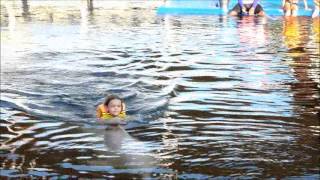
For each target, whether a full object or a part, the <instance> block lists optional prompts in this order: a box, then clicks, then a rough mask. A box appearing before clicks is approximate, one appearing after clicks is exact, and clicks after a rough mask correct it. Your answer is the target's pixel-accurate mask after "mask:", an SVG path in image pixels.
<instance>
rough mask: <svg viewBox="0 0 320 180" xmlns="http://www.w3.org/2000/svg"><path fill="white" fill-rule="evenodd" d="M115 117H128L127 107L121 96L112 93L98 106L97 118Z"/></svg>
mask: <svg viewBox="0 0 320 180" xmlns="http://www.w3.org/2000/svg"><path fill="white" fill-rule="evenodd" d="M115 117H118V118H121V119H124V118H125V117H126V107H125V104H124V102H123V100H122V99H121V98H120V97H118V96H116V95H110V96H108V97H107V98H106V100H105V102H104V103H103V104H100V105H99V106H98V107H97V118H99V119H100V120H108V119H111V118H115Z"/></svg>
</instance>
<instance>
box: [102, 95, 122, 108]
mask: <svg viewBox="0 0 320 180" xmlns="http://www.w3.org/2000/svg"><path fill="white" fill-rule="evenodd" d="M114 99H119V100H120V101H121V105H122V104H123V103H124V102H123V99H121V98H120V97H119V96H117V95H109V96H107V97H106V100H105V101H104V103H103V104H104V105H106V106H108V104H109V103H110V101H112V100H114Z"/></svg>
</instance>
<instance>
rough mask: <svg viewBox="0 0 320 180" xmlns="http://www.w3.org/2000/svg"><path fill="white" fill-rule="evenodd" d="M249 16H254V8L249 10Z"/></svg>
mask: <svg viewBox="0 0 320 180" xmlns="http://www.w3.org/2000/svg"><path fill="white" fill-rule="evenodd" d="M249 15H250V16H252V15H254V8H253V7H252V8H250V9H249Z"/></svg>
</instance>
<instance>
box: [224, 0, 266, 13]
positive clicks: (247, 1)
mask: <svg viewBox="0 0 320 180" xmlns="http://www.w3.org/2000/svg"><path fill="white" fill-rule="evenodd" d="M229 15H231V16H248V15H249V16H253V15H258V16H264V15H265V13H264V11H263V8H262V6H261V5H260V4H259V0H253V1H252V0H238V4H237V5H235V6H234V7H233V9H232V10H231V11H230V12H229Z"/></svg>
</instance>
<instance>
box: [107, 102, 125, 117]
mask: <svg viewBox="0 0 320 180" xmlns="http://www.w3.org/2000/svg"><path fill="white" fill-rule="evenodd" d="M121 110H122V106H121V100H120V99H112V100H111V101H110V102H109V104H108V111H109V113H110V114H111V115H112V116H118V115H119V114H120V112H121Z"/></svg>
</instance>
